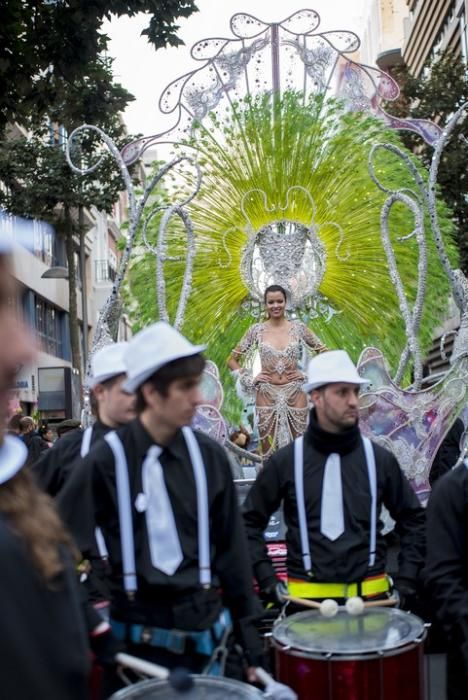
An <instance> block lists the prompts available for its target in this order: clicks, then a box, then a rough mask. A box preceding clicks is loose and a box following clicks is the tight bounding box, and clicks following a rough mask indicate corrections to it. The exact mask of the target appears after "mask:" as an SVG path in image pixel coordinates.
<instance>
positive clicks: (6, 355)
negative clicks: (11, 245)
mask: <svg viewBox="0 0 468 700" xmlns="http://www.w3.org/2000/svg"><path fill="white" fill-rule="evenodd" d="M16 293H17V292H16V289H15V285H14V280H13V278H12V277H11V273H10V266H9V263H8V259H7V258H6V257H5V256H4V255H0V440H2V439H3V434H4V430H5V422H6V419H7V415H8V401H9V398H10V389H11V388H12V387H13V386H14V383H15V378H16V374H17V372H18V370H19V369H20V368H21V366H22V365H25V364H29V363H30V362H32V361H33V359H34V354H35V342H34V340H33V338H32V336H31V334H30V333H29V331H28V330H27V328H26V326H25V325H24V324H23V322H22V321H21V320H20V319H18V318H17V316H16V314H15V312H14V308H13V306H12V305H11V303H10V302H11V300H12V299H14V297H15V295H16Z"/></svg>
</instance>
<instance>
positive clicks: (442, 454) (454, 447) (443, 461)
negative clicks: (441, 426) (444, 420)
mask: <svg viewBox="0 0 468 700" xmlns="http://www.w3.org/2000/svg"><path fill="white" fill-rule="evenodd" d="M464 430H465V424H464V423H463V421H462V419H461V418H457V420H456V421H455V423H454V424H453V425H452V427H451V428H450V430H449V431H448V433H447V435H446V436H445V438H444V439H443V440H442V442H441V445H440V447H439V449H438V450H437V452H436V455H435V457H434V461H433V462H432V466H431V471H430V473H429V483H430V485H431V486H434V484H435V482H436V481H437V479H440V477H441V476H443V475H444V474H446V473H447V472H448V471H450V469H452V467H454V466H455V464H456V462H457V459H458V458H459V456H460V440H461V437H462V435H463V431H464Z"/></svg>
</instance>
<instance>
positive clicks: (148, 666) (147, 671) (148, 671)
mask: <svg viewBox="0 0 468 700" xmlns="http://www.w3.org/2000/svg"><path fill="white" fill-rule="evenodd" d="M115 660H116V662H117V663H118V664H120V665H121V666H125V667H126V668H130V669H132V671H135V672H136V673H143V674H144V675H146V676H150V677H152V678H159V679H161V680H166V679H167V678H169V671H168V670H167V668H164V666H159V665H158V664H153V663H151V662H150V661H145V660H144V659H139V658H137V657H136V656H130V654H124V653H122V652H120V653H119V654H116V656H115Z"/></svg>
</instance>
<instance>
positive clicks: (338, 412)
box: [244, 350, 425, 607]
mask: <svg viewBox="0 0 468 700" xmlns="http://www.w3.org/2000/svg"><path fill="white" fill-rule="evenodd" d="M365 383H366V382H365V380H363V379H362V378H361V377H360V376H359V374H358V372H357V370H356V368H355V366H354V364H353V363H352V361H351V359H350V357H349V356H348V354H347V353H346V352H345V351H343V350H332V351H329V352H325V353H322V354H321V355H317V356H316V357H314V358H313V359H312V360H311V361H310V362H309V366H308V382H307V384H306V385H305V386H304V391H305V392H307V393H308V394H309V397H310V400H311V402H312V405H313V408H312V410H311V412H310V420H309V425H308V428H307V431H306V434H305V435H304V437H303V438H299V439H297V440H296V441H294V442H293V443H291V444H289V445H287V446H286V447H284V448H282V449H280V450H278V452H276V453H275V454H274V455H273V456H272V457H271V459H270V460H269V461H268V462H267V464H266V466H265V468H264V469H263V470H262V471H261V472H260V474H259V476H258V477H257V480H256V481H255V483H254V484H253V486H252V488H251V490H250V492H249V494H248V496H247V499H246V501H245V503H244V520H245V524H246V528H247V537H248V541H249V547H250V554H251V558H252V562H253V566H254V573H255V577H256V579H257V582H258V585H259V587H260V590H261V592H262V593H263V596H264V597H265V599H266V600H268V601H270V602H276V603H281V602H283V601H284V599H283V595H284V594H285V593H287V592H288V590H289V595H291V596H295V597H300V598H311V599H317V600H321V599H326V598H333V599H336V600H338V601H339V602H343V600H344V599H346V598H348V597H352V596H361V597H363V598H365V599H369V598H378V597H389V596H390V595H394V594H395V593H394V592H393V593H392V581H391V580H390V578H389V577H388V576H387V575H386V544H385V540H384V537H383V536H382V533H381V523H380V521H379V514H380V510H381V507H382V506H383V505H385V506H386V507H387V508H388V510H389V511H390V514H391V516H392V518H394V520H395V521H396V525H395V529H396V532H397V534H398V535H399V536H400V540H401V550H400V555H399V574H398V578H397V580H396V581H395V585H396V588H397V590H398V594H399V596H400V604H401V605H402V606H404V607H411V605H412V602H413V601H414V597H415V595H416V582H417V579H418V574H419V571H420V569H421V567H422V565H423V560H424V539H425V537H424V511H423V509H422V508H421V506H420V504H419V502H418V499H417V497H416V496H415V494H414V492H413V491H412V489H411V487H410V485H409V483H408V481H407V480H406V478H405V476H404V474H403V472H402V470H401V469H400V467H399V465H398V463H397V461H396V459H395V458H394V457H393V455H392V454H391V453H390V452H388V450H386V449H384V448H383V447H381V446H380V445H377V444H375V443H371V442H370V441H369V440H367V439H366V438H364V437H363V436H362V435H361V432H360V430H359V425H358V423H359V390H360V386H361V385H362V384H365ZM281 504H282V505H283V513H284V519H285V524H286V528H287V534H286V543H287V550H288V558H287V569H288V587H287V588H286V585H285V584H284V583H282V582H280V581H279V580H278V579H277V577H276V574H275V570H274V568H273V564H272V562H271V560H270V559H269V557H268V553H267V549H266V546H265V540H264V537H263V533H264V531H265V528H266V527H267V524H268V521H269V519H270V517H271V515H272V514H273V513H274V512H275V511H276V510H278V508H279V507H280V505H281Z"/></svg>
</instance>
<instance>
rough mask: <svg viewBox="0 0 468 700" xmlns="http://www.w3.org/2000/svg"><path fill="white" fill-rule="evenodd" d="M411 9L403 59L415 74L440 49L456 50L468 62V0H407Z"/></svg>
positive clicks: (444, 50) (443, 50)
mask: <svg viewBox="0 0 468 700" xmlns="http://www.w3.org/2000/svg"><path fill="white" fill-rule="evenodd" d="M406 2H407V5H408V10H409V22H408V27H407V34H406V38H405V42H404V45H403V51H402V55H403V59H404V61H405V63H406V64H407V66H408V68H409V70H410V72H411V73H412V74H413V75H416V76H419V75H421V74H422V71H423V69H424V65H425V63H427V62H428V61H429V60H431V59H432V58H434V57H435V56H436V55H437V53H443V52H447V51H450V52H453V53H454V54H456V55H459V56H462V57H463V59H464V60H465V62H468V0H406Z"/></svg>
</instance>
